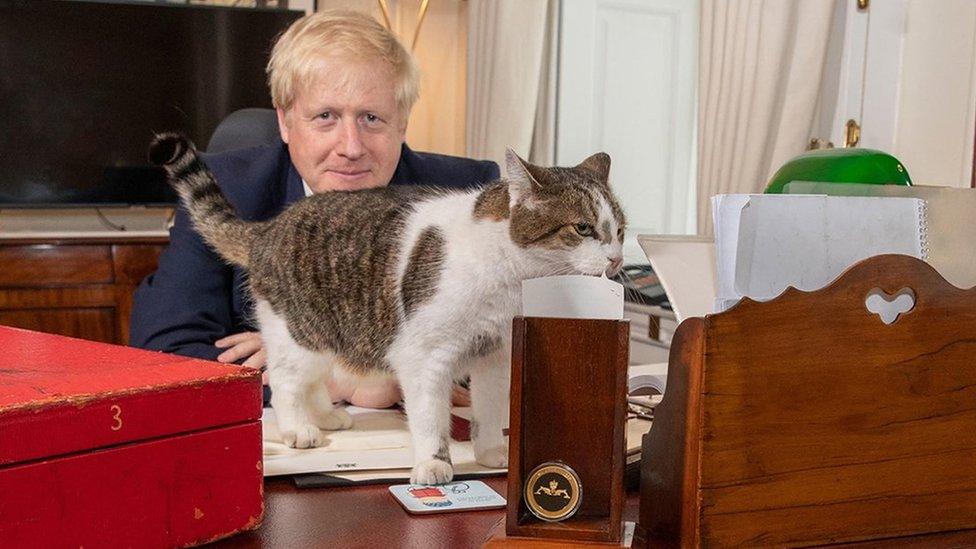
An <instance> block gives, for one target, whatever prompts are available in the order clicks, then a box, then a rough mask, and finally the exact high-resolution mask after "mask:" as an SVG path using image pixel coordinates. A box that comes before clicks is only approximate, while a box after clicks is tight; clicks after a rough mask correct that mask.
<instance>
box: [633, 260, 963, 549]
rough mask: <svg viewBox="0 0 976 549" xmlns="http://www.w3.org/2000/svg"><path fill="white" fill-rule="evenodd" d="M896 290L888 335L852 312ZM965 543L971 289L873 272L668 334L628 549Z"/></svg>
mask: <svg viewBox="0 0 976 549" xmlns="http://www.w3.org/2000/svg"><path fill="white" fill-rule="evenodd" d="M906 288H908V289H910V290H911V291H912V292H913V293H914V308H913V309H911V310H910V311H908V312H903V313H902V314H901V315H900V316H898V317H897V318H896V319H895V320H894V322H892V323H890V324H885V323H884V322H883V321H882V320H881V318H880V317H879V315H878V314H876V313H873V312H871V311H869V310H868V307H867V306H866V304H865V301H866V297H867V296H868V295H869V294H872V293H875V292H876V290H878V289H880V290H883V291H884V292H885V293H887V294H888V295H889V296H892V295H894V294H899V293H905V292H907V291H908V290H906ZM889 299H890V298H889ZM889 320H890V319H889ZM974 529H976V288H974V289H968V290H962V289H959V288H956V287H955V286H952V285H950V284H949V283H947V282H946V281H945V280H944V279H943V278H942V277H941V276H940V275H939V274H938V273H937V272H936V271H935V270H934V269H933V268H932V267H930V266H928V265H927V264H925V263H923V262H922V261H919V260H917V259H914V258H911V257H907V256H895V255H887V256H877V257H874V258H871V259H868V260H866V261H863V262H861V263H859V264H857V265H855V266H853V267H852V268H850V269H849V270H848V271H847V272H845V273H844V274H843V275H842V276H841V277H839V278H838V279H837V280H835V281H834V282H833V283H832V284H831V285H830V286H828V287H826V288H824V289H822V290H819V291H815V292H810V293H807V292H801V291H797V290H793V289H790V290H787V291H786V292H785V293H784V294H783V295H781V296H779V297H777V298H776V299H773V300H771V301H768V302H765V303H757V302H754V301H751V300H748V299H746V300H743V302H741V303H739V304H738V305H736V306H735V307H733V308H732V309H730V310H728V311H726V312H723V313H720V314H714V315H708V316H706V317H705V318H690V319H688V320H686V321H685V322H683V323H682V324H681V326H680V327H679V328H678V330H677V332H676V334H675V337H674V340H673V344H672V348H671V358H670V365H669V368H668V390H667V394H666V396H665V399H664V402H663V403H662V404H661V405H660V406H659V407H658V409H657V410H656V412H655V419H654V424H653V426H652V427H651V430H650V432H649V433H648V434H647V435H645V437H644V442H643V459H642V471H641V501H640V517H639V522H638V525H637V529H636V535H635V541H634V544H633V547H668V546H680V547H699V546H704V547H745V546H809V545H832V544H847V543H855V542H866V543H864V544H863V545H858V546H859V547H861V546H864V547H891V546H896V545H910V544H915V545H912V546H919V547H922V546H925V547H929V546H933V545H934V546H940V545H945V544H950V543H951V544H955V545H953V546H971V545H970V544H976V535H974V534H976V530H974Z"/></svg>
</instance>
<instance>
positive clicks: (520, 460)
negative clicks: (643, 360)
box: [488, 317, 630, 548]
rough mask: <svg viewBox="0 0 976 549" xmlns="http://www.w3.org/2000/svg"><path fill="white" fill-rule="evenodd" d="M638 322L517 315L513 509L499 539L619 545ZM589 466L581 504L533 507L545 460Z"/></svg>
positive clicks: (581, 468)
mask: <svg viewBox="0 0 976 549" xmlns="http://www.w3.org/2000/svg"><path fill="white" fill-rule="evenodd" d="M629 335H630V326H629V321H626V320H589V319H564V318H539V317H516V318H515V320H514V322H513V329H512V336H513V337H512V390H511V415H510V418H509V419H510V421H509V457H508V511H507V513H506V518H505V520H504V521H502V522H500V523H499V524H498V525H497V526H496V528H495V530H494V531H493V533H492V537H491V539H490V540H489V541H488V546H489V547H540V548H541V547H565V546H566V545H567V544H571V543H572V544H597V545H601V546H606V545H619V544H620V539H621V533H622V529H621V514H622V512H623V502H624V489H623V474H624V452H625V450H626V449H625V447H624V437H625V435H626V433H625V422H626V417H627V416H626V412H627V402H626V397H627V364H628V356H629V347H628V343H629ZM550 461H560V462H563V463H565V464H566V465H568V466H570V467H572V468H573V469H574V470H575V471H576V473H577V474H578V475H579V478H580V482H581V485H582V491H581V493H582V498H581V502H580V507H579V510H578V511H577V512H576V513H575V514H574V515H573V516H571V517H569V518H567V519H565V520H563V521H561V522H546V521H543V520H540V519H538V518H536V517H535V516H533V515H532V514H531V513H530V511H529V509H528V508H527V506H526V503H525V501H524V498H523V496H522V489H523V483H524V482H525V481H526V479H527V478H528V476H529V474H530V473H531V471H532V470H533V469H534V468H535V467H536V466H537V465H539V464H541V463H545V462H550Z"/></svg>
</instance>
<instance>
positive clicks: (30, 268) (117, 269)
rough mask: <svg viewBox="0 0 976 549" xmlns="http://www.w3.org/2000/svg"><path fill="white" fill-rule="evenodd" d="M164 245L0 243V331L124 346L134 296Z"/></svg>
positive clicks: (154, 241) (149, 241)
mask: <svg viewBox="0 0 976 549" xmlns="http://www.w3.org/2000/svg"><path fill="white" fill-rule="evenodd" d="M166 243H167V238H166V237H139V238H125V239H122V238H114V239H111V240H108V239H89V240H82V239H58V240H40V239H31V240H26V239H20V240H0V324H2V325H6V326H15V327H18V328H27V329H30V330H37V331H41V332H50V333H56V334H62V335H67V336H72V337H79V338H82V339H90V340H94V341H105V342H109V343H119V344H123V345H124V344H127V343H128V341H129V313H130V312H131V311H132V293H133V292H134V291H135V288H136V286H138V285H139V282H140V281H141V280H142V279H143V278H144V277H145V276H146V275H148V274H149V273H151V272H153V271H154V270H155V269H156V262H157V260H158V259H159V254H160V253H161V252H162V251H163V249H164V248H165V247H166Z"/></svg>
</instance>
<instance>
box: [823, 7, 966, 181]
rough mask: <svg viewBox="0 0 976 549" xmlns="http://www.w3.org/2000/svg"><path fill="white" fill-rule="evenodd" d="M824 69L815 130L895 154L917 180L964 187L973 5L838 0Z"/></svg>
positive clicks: (835, 140)
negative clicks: (853, 135) (850, 135)
mask: <svg viewBox="0 0 976 549" xmlns="http://www.w3.org/2000/svg"><path fill="white" fill-rule="evenodd" d="M836 10H837V11H836V13H835V19H834V26H833V32H832V38H831V40H832V42H831V45H830V48H829V50H828V54H827V56H828V58H827V63H826V66H825V72H824V86H823V90H822V95H821V98H822V109H821V124H820V128H819V133H818V136H819V137H821V138H822V137H825V136H829V139H830V141H832V142H833V143H834V145H835V146H838V147H840V146H843V145H844V142H845V136H846V132H847V129H846V126H847V123H848V120H853V121H855V122H856V123H857V124H858V126H859V128H860V139H859V141H858V143H857V146H858V147H863V148H868V149H878V150H882V151H885V152H888V153H890V154H892V155H894V156H895V157H896V158H898V159H899V160H901V161H902V163H903V164H904V165H905V166H906V167H907V168H908V172H909V174H910V175H911V177H912V180H913V181H914V182H915V183H917V184H922V185H945V186H953V187H968V186H969V185H970V181H971V178H972V166H973V145H974V144H973V135H974V128H976V2H973V1H972V0H940V1H939V2H928V1H925V0H883V1H882V0H873V1H868V2H866V3H864V2H858V1H857V0H843V1H841V2H838V3H837V4H836Z"/></svg>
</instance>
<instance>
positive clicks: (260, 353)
mask: <svg viewBox="0 0 976 549" xmlns="http://www.w3.org/2000/svg"><path fill="white" fill-rule="evenodd" d="M214 345H215V346H217V347H218V348H220V349H227V350H226V351H224V352H222V353H220V356H218V357H217V362H223V363H225V364H229V363H232V362H237V361H238V360H240V359H242V358H246V359H247V360H245V361H244V363H243V364H242V365H243V366H247V367H248V368H255V369H258V370H260V369H261V368H264V364H265V362H267V360H268V354H267V352H266V351H265V350H264V344H263V343H262V342H261V333H260V332H241V333H239V334H234V335H229V336H227V337H225V338H223V339H218V340H217V341H216V342H215V343H214Z"/></svg>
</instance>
